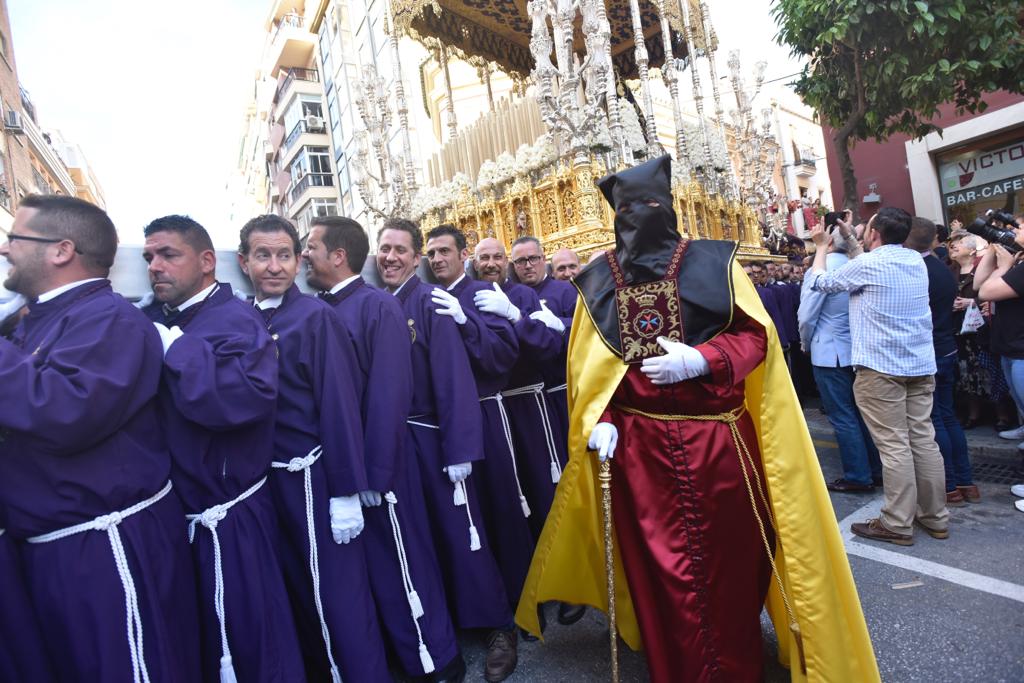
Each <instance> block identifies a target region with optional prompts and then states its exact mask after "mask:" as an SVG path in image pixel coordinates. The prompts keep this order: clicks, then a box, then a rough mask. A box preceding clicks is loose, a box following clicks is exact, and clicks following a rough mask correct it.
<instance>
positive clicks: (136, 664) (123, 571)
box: [0, 482, 171, 683]
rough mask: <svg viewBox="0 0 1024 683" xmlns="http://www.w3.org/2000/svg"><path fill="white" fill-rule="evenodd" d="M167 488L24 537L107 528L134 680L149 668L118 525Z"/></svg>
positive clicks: (141, 681) (140, 680)
mask: <svg viewBox="0 0 1024 683" xmlns="http://www.w3.org/2000/svg"><path fill="white" fill-rule="evenodd" d="M170 490H171V482H167V484H166V485H164V487H163V488H162V489H161V490H160V491H159V493H157V494H156V495H155V496H153V497H152V498H149V499H147V500H144V501H142V502H141V503H136V504H135V505H132V506H131V507H129V508H126V509H124V510H121V511H120V512H112V513H110V514H109V515H102V516H101V517H97V518H96V519H94V520H92V521H91V522H84V523H82V524H76V525H74V526H70V527H67V528H66V529H58V530H57V531H51V532H50V533H48V534H42V535H40V536H33V537H31V538H29V539H27V540H28V542H29V543H50V542H53V541H59V540H60V539H62V538H67V537H68V536H74V535H75V534H80V533H82V532H85V531H104V532H106V534H107V540H108V541H110V551H111V553H113V555H114V566H116V567H117V575H118V577H119V578H120V579H121V587H122V588H123V589H124V606H125V633H126V635H127V637H128V653H129V656H130V657H131V659H132V680H133V681H134V683H149V671H148V670H147V669H146V654H145V648H144V643H143V634H142V614H141V612H140V611H139V596H138V593H137V592H136V590H135V579H134V578H133V577H132V571H131V567H130V566H129V565H128V555H127V553H126V552H125V549H124V543H123V542H122V540H121V532H120V531H119V530H118V526H119V525H120V524H121V522H123V521H124V520H125V519H127V518H128V517H131V516H132V515H134V514H135V513H136V512H140V511H141V510H145V509H146V508H148V507H149V506H150V505H152V504H154V503H156V502H157V501H159V500H160V499H161V498H163V497H164V496H166V495H167V494H168V493H169V492H170ZM0 533H2V532H0Z"/></svg>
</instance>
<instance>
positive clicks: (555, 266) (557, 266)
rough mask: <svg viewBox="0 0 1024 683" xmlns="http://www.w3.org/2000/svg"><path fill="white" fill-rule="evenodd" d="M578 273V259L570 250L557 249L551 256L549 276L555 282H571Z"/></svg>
mask: <svg viewBox="0 0 1024 683" xmlns="http://www.w3.org/2000/svg"><path fill="white" fill-rule="evenodd" d="M578 272H580V257H579V255H578V254H577V253H576V252H575V251H573V250H572V249H559V250H558V251H556V252H555V253H554V254H552V255H551V275H552V276H553V277H554V278H555V279H556V280H571V279H573V278H574V277H576V273H578Z"/></svg>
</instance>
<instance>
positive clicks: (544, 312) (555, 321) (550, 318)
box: [530, 300, 565, 334]
mask: <svg viewBox="0 0 1024 683" xmlns="http://www.w3.org/2000/svg"><path fill="white" fill-rule="evenodd" d="M530 320H539V321H541V322H542V323H544V324H545V325H546V326H547V327H548V328H549V329H552V330H554V331H555V332H557V333H559V334H562V333H563V332H565V323H563V322H562V319H561V318H559V317H558V316H557V315H555V314H554V313H552V312H551V309H550V308H548V305H547V304H546V303H544V301H543V300H542V301H541V302H540V310H539V311H535V312H534V313H531V314H530Z"/></svg>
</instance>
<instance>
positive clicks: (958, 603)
mask: <svg viewBox="0 0 1024 683" xmlns="http://www.w3.org/2000/svg"><path fill="white" fill-rule="evenodd" d="M810 422H811V425H812V435H813V436H814V438H815V446H816V448H817V451H818V458H819V461H820V462H821V466H822V470H823V473H824V475H825V478H826V480H830V479H833V478H836V477H838V476H840V474H841V470H840V465H839V454H838V452H837V450H836V448H835V444H834V441H832V438H833V437H832V434H831V433H830V432H828V433H826V432H825V431H823V430H822V429H821V421H820V420H815V419H811V420H810ZM990 436H991V435H981V434H979V435H978V437H977V440H978V441H982V440H983V437H990ZM988 441H991V438H988ZM1008 453H1012V450H1004V451H1003V454H1002V456H999V457H997V458H996V459H993V456H992V453H991V452H986V454H985V456H984V458H982V457H981V456H979V458H978V459H976V466H977V465H979V464H983V465H984V466H983V467H981V468H980V469H981V470H983V471H985V472H988V473H990V474H989V475H988V478H989V481H985V480H984V479H980V480H977V483H978V485H979V486H980V488H981V492H982V501H981V503H979V504H976V505H971V506H969V507H966V508H955V509H952V510H951V514H952V521H951V527H950V528H951V534H950V537H949V539H947V540H944V541H938V540H934V539H932V538H930V537H929V536H927V535H925V534H923V533H921V534H917V535H916V537H915V545H913V546H910V547H900V546H895V545H891V544H888V543H875V542H872V541H868V540H865V539H859V538H858V539H856V540H854V537H852V535H851V534H850V533H849V524H850V522H852V521H861V520H862V519H866V518H868V517H872V516H876V515H877V510H878V508H879V506H880V505H881V492H880V491H879V492H878V493H875V494H832V504H833V507H834V508H835V512H836V519H837V520H838V521H839V522H840V530H841V531H842V532H843V534H844V538H845V539H846V547H847V553H848V555H849V560H850V566H851V568H852V570H853V575H854V580H855V581H856V583H857V589H858V591H859V593H860V598H861V604H862V606H863V609H864V615H865V617H866V619H867V623H868V629H869V631H870V633H871V639H872V642H873V644H874V648H875V655H876V658H877V660H878V666H879V669H880V671H881V673H882V679H883V680H885V681H890V682H899V683H913V682H916V681H922V682H929V683H933V682H939V681H942V682H945V681H964V682H967V681H985V682H986V683H997V682H1000V681H1006V682H1007V683H1010V682H1012V683H1019V682H1020V681H1024V514H1022V513H1020V512H1018V511H1017V510H1016V509H1015V508H1014V507H1013V500H1014V498H1013V496H1012V495H1011V494H1010V492H1009V485H1008V483H1007V481H1009V480H1008V479H1007V478H1006V477H1007V473H1010V476H1012V472H1013V470H1016V469H1019V467H1020V463H1019V461H1018V459H1017V457H1016V455H1007V454H1008ZM1000 458H1001V459H1000ZM1020 481H1022V482H1024V472H1022V473H1021V479H1020ZM548 616H549V619H548V622H549V625H548V629H547V631H546V632H545V642H544V643H522V642H521V643H520V648H519V666H518V668H517V669H516V672H515V673H514V674H513V675H512V676H511V677H510V678H508V679H507V680H508V681H509V683H520V682H522V683H526V682H530V683H549V682H550V683H554V682H556V681H558V682H561V681H565V682H566V683H568V682H570V681H571V682H573V683H578V682H581V681H595V682H596V681H607V680H609V661H610V659H609V654H608V630H607V626H606V623H605V619H604V615H603V614H601V613H598V612H596V611H594V610H588V612H587V615H586V616H585V617H584V619H583V620H582V621H580V622H579V623H577V624H575V625H573V626H561V625H559V624H558V623H557V622H556V621H555V619H554V616H555V609H554V607H553V606H552V607H549V608H548ZM762 628H763V631H764V634H765V652H766V654H767V656H766V665H767V671H766V680H767V681H769V682H772V683H774V682H776V681H780V682H781V681H788V680H789V674H788V672H787V671H786V670H785V669H783V668H782V667H781V666H779V665H778V664H777V663H776V661H775V657H774V652H775V649H774V648H775V636H774V633H773V631H772V627H771V625H770V623H769V622H768V621H767V618H766V617H765V616H764V615H762ZM484 638H485V634H473V633H464V634H462V636H461V642H462V646H463V652H464V654H465V657H466V661H467V665H468V668H469V673H468V675H467V677H466V680H467V681H474V680H483V660H484V654H485V646H486V643H485V642H484ZM619 660H620V669H621V680H622V681H623V682H624V683H627V682H641V681H646V680H647V670H646V665H645V663H644V659H643V655H642V653H636V652H631V651H630V650H629V649H628V648H627V647H626V646H625V644H623V643H621V642H620V644H619Z"/></svg>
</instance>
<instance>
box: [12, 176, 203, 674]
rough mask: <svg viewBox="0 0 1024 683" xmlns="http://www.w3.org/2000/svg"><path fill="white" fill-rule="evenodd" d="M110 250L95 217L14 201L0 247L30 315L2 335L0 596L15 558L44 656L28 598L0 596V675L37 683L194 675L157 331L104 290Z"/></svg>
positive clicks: (186, 566)
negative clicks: (16, 665) (0, 643)
mask: <svg viewBox="0 0 1024 683" xmlns="http://www.w3.org/2000/svg"><path fill="white" fill-rule="evenodd" d="M116 252H117V232H116V230H115V229H114V225H113V223H111V222H110V219H109V218H108V217H107V215H106V213H104V212H103V211H102V210H101V209H99V208H97V207H95V206H93V205H92V204H89V203H87V202H84V201H81V200H79V199H75V198H72V197H63V196H45V197H36V196H30V197H26V198H25V199H23V200H22V201H21V206H20V208H19V209H18V212H17V215H16V216H15V220H14V225H13V227H12V228H11V232H10V233H9V235H8V241H7V243H6V244H4V245H3V246H2V247H0V255H3V256H5V257H6V258H7V260H8V261H9V262H10V264H11V268H10V270H9V272H8V277H7V280H6V281H5V282H4V286H5V287H6V288H7V289H9V290H11V291H14V292H18V293H20V294H21V295H23V296H24V297H25V299H26V300H27V301H28V302H29V307H30V312H29V314H28V315H27V317H25V318H23V319H22V320H21V322H20V323H19V325H18V327H17V328H16V329H15V331H14V334H13V337H12V339H11V340H10V341H8V340H6V339H0V387H4V388H5V389H4V390H3V391H0V506H2V518H3V522H4V525H5V527H6V531H5V533H4V539H5V540H4V543H5V545H6V556H5V557H4V558H3V559H2V560H0V562H2V563H3V572H4V578H5V582H4V586H3V590H4V591H5V592H6V591H10V590H17V588H16V587H15V586H13V585H12V584H11V583H9V581H16V580H17V579H16V578H13V579H12V578H11V577H12V573H13V574H15V575H16V574H17V573H18V572H17V569H16V568H15V567H12V566H11V565H12V564H14V563H15V561H16V560H15V558H14V557H12V554H13V553H15V552H18V553H20V555H21V562H22V567H23V569H24V580H25V583H26V585H27V587H28V597H29V598H30V600H31V603H32V607H33V611H34V612H35V616H37V617H38V620H37V622H38V625H39V627H40V629H41V631H42V641H43V642H42V645H43V646H44V648H45V652H46V654H45V659H44V660H43V661H39V657H41V656H43V655H41V654H40V649H41V648H40V647H39V645H40V644H39V643H38V642H36V641H35V638H33V625H34V620H33V617H32V615H31V614H28V613H27V609H28V608H27V605H26V604H25V603H24V601H23V600H17V599H16V596H10V595H8V596H7V597H5V599H4V600H3V601H2V604H3V615H0V620H4V621H5V625H4V630H5V631H7V630H9V628H10V627H12V626H14V627H15V628H16V629H17V634H16V637H15V639H13V640H9V639H8V638H6V637H5V638H4V640H5V643H4V646H5V648H6V649H7V652H8V653H9V654H11V655H13V656H14V657H15V658H17V659H20V660H21V663H20V664H21V666H20V669H21V672H22V673H21V675H20V676H18V677H13V678H5V680H25V681H46V680H48V678H49V673H48V672H47V664H49V665H51V666H52V667H53V669H54V672H55V673H56V676H57V678H58V679H60V680H67V681H115V682H122V681H132V682H133V683H138V682H139V681H142V680H153V681H186V680H187V681H194V680H198V677H199V659H198V653H197V648H196V630H197V621H196V610H195V586H194V583H193V578H192V569H191V566H190V560H189V552H188V547H187V545H186V540H185V536H184V534H183V533H182V521H183V519H182V516H183V514H184V513H183V511H182V508H181V503H180V501H179V500H178V497H177V496H176V495H175V493H174V492H173V491H172V490H171V489H172V487H171V484H170V482H169V481H168V477H169V475H170V470H171V459H170V455H169V453H168V451H167V447H166V443H165V440H164V436H163V432H162V430H161V425H160V421H159V414H158V409H157V400H156V399H157V390H158V387H159V383H160V372H161V368H162V363H161V357H162V353H161V348H160V338H159V336H158V335H157V333H156V331H155V330H154V329H153V326H152V325H151V324H150V323H149V321H148V320H146V318H145V316H143V315H142V314H141V313H140V312H139V311H138V310H136V309H135V308H134V307H133V306H132V305H131V304H130V303H128V302H127V301H125V300H124V299H122V298H121V297H120V296H118V295H117V294H114V293H113V291H112V290H111V288H110V282H109V281H108V280H107V279H106V277H107V275H108V274H109V272H110V267H111V265H112V264H113V262H114V256H115V254H116ZM16 388H19V389H16ZM11 537H13V539H16V543H10V542H9V539H10V538H11ZM18 613H20V614H21V617H20V619H19V616H18ZM9 619H19V620H20V621H21V624H20V625H15V624H14V623H12V622H10V621H7V620H9ZM5 675H6V674H5Z"/></svg>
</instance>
